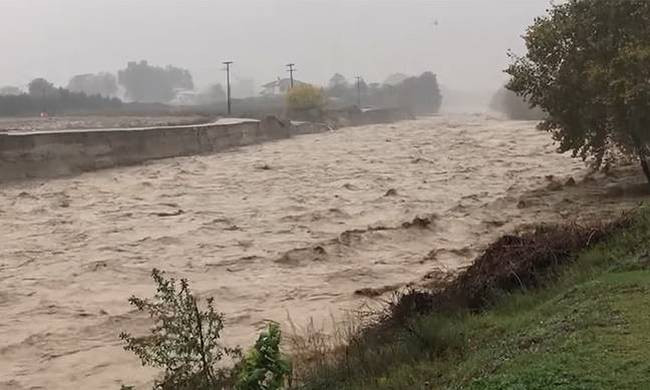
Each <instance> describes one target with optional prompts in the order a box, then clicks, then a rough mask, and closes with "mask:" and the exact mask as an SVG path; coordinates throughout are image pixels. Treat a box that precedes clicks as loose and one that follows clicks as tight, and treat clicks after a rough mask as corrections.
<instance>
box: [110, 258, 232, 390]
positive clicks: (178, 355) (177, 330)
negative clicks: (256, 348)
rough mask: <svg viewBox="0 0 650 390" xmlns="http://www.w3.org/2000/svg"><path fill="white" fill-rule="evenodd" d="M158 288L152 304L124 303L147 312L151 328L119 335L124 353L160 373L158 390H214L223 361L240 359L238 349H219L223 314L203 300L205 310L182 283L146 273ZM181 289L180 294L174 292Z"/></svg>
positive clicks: (223, 376)
mask: <svg viewBox="0 0 650 390" xmlns="http://www.w3.org/2000/svg"><path fill="white" fill-rule="evenodd" d="M151 275H152V277H153V279H154V281H155V282H156V285H157V291H156V294H155V295H154V298H153V300H149V299H142V298H137V297H135V296H134V297H131V298H130V299H129V302H130V303H131V304H132V305H133V306H135V307H136V308H137V309H138V310H139V311H143V312H147V313H148V314H149V316H150V317H151V318H152V319H153V320H154V322H155V324H154V326H153V328H152V329H151V334H149V335H146V336H140V337H135V336H132V335H130V334H128V333H122V334H120V338H121V339H122V340H124V341H125V342H126V346H125V347H124V349H126V350H127V351H132V352H134V353H135V354H136V355H137V356H138V357H139V358H140V360H141V361H142V364H143V365H149V366H153V367H160V368H163V369H164V376H163V378H162V379H160V380H156V382H155V386H154V388H155V389H158V390H208V389H217V388H220V387H219V386H220V385H221V384H222V383H223V382H224V381H225V380H226V378H227V377H228V373H227V371H226V370H225V369H219V368H217V367H216V365H217V362H219V361H220V360H221V359H222V358H224V357H225V356H231V357H239V356H240V355H241V353H240V351H239V349H231V348H227V347H224V346H222V345H221V344H220V343H219V338H220V337H221V331H222V330H223V314H221V313H217V312H215V310H214V307H213V302H214V301H213V299H212V298H208V299H207V302H206V304H205V310H201V309H200V308H199V305H198V302H197V298H196V297H194V295H193V294H192V292H191V291H190V288H189V285H188V282H187V280H185V279H181V280H180V283H178V285H177V283H176V280H175V279H165V278H164V275H163V273H162V272H160V271H158V270H157V269H154V270H153V271H152V273H151ZM179 287H180V288H179Z"/></svg>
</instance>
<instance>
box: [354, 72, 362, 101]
mask: <svg viewBox="0 0 650 390" xmlns="http://www.w3.org/2000/svg"><path fill="white" fill-rule="evenodd" d="M355 79H357V106H359V108H361V80H362V78H361V76H356V77H355Z"/></svg>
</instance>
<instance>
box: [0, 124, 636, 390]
mask: <svg viewBox="0 0 650 390" xmlns="http://www.w3.org/2000/svg"><path fill="white" fill-rule="evenodd" d="M621 172H622V173H620V175H621V176H616V175H614V176H609V177H596V178H595V179H594V180H587V181H584V182H583V180H582V179H583V177H584V176H585V174H586V173H587V170H586V168H584V165H583V164H582V163H581V162H579V161H576V160H572V159H570V158H569V157H567V156H563V155H558V154H556V153H555V152H554V147H553V146H552V144H551V141H550V138H549V136H548V135H547V134H545V133H543V132H539V131H537V130H535V129H534V124H533V123H531V122H507V121H497V120H492V119H489V118H485V117H481V116H456V117H435V118H427V119H421V120H417V121H408V122H401V123H398V124H394V125H376V126H365V127H358V128H345V129H340V130H338V131H336V132H331V133H327V134H315V135H308V136H301V137H296V138H293V139H288V140H283V141H279V142H275V143H269V144H264V145H257V146H250V147H245V148H242V149H239V150H236V151H232V152H228V153H222V154H217V155H213V156H197V157H187V158H177V159H169V160H164V161H158V162H153V163H150V164H146V165H143V166H138V167H129V168H118V169H112V170H106V171H100V172H94V173H88V174H84V175H81V176H77V177H73V178H65V179H59V180H50V181H32V182H25V183H20V184H14V185H12V186H10V187H4V188H0V204H2V205H3V207H2V209H0V235H1V236H2V238H3V242H2V245H1V246H0V310H1V312H2V319H0V378H1V379H0V389H28V388H46V389H52V390H56V389H61V390H63V389H66V390H67V389H71V388H87V389H115V388H119V383H121V382H120V380H121V379H124V380H125V381H126V382H127V383H134V384H140V385H142V384H144V383H146V382H147V380H149V379H150V378H151V372H150V371H146V370H143V369H142V368H141V367H140V366H139V364H138V363H137V361H136V360H135V358H134V357H133V356H131V354H129V353H126V352H124V351H123V350H122V349H121V346H120V343H119V340H118V337H117V335H118V334H119V332H120V331H121V330H127V329H128V330H133V331H141V330H144V329H146V326H147V321H146V319H145V318H142V317H140V316H138V315H136V314H135V313H133V312H132V311H131V309H130V307H129V305H128V304H127V302H126V300H127V298H128V297H129V296H130V295H131V294H136V295H146V296H149V295H150V294H151V293H152V284H151V281H150V278H149V273H150V271H151V268H152V267H158V268H161V269H164V270H166V271H168V272H169V273H170V274H172V275H174V276H177V277H185V278H188V279H189V280H190V281H191V282H192V286H193V287H194V289H195V290H196V291H198V292H200V293H201V294H202V295H211V296H214V297H215V298H216V305H217V307H218V308H219V309H220V310H221V311H223V312H225V313H226V316H227V319H228V321H227V325H226V328H227V331H226V333H225V338H226V340H227V341H229V342H231V343H232V344H236V343H239V344H246V343H248V342H250V341H251V339H252V337H253V336H254V332H256V330H257V329H259V328H260V327H261V326H263V322H264V320H266V319H275V320H280V321H282V320H284V319H285V318H287V314H289V315H290V316H291V318H292V319H293V320H294V321H295V322H296V323H298V324H300V323H304V322H306V321H308V319H309V318H312V317H313V318H314V319H315V320H316V321H317V322H319V321H327V320H328V319H329V316H330V314H334V315H338V314H340V313H341V310H342V309H345V308H351V307H356V306H357V305H359V304H361V303H362V302H363V299H364V298H363V297H360V296H359V295H357V294H355V291H357V290H359V289H363V288H369V289H390V288H391V287H392V286H398V285H403V284H405V283H409V282H413V281H419V280H421V279H422V277H423V276H424V275H426V274H427V273H429V272H430V271H432V270H435V269H443V270H453V269H457V268H458V267H462V266H464V265H467V263H468V262H469V261H470V260H471V259H472V258H473V257H474V255H475V254H476V253H477V251H479V250H480V249H481V248H482V247H483V246H484V245H486V244H487V243H488V242H489V241H490V240H492V239H494V238H495V237H496V236H498V235H499V234H501V233H503V232H506V231H511V230H512V229H515V228H516V227H518V226H520V225H522V224H526V223H535V222H541V221H554V220H560V219H571V218H574V217H576V216H579V217H580V218H592V217H593V216H600V215H605V216H611V215H614V214H616V213H618V212H620V210H621V209H623V208H625V207H629V206H631V205H633V204H634V203H635V202H638V201H639V200H640V199H642V198H643V196H644V195H643V194H642V192H638V193H636V192H635V193H633V194H631V195H630V194H627V196H622V197H621V196H618V197H617V196H609V195H606V194H607V193H614V192H616V191H613V192H612V191H610V189H608V188H607V187H606V184H608V183H609V184H610V185H612V184H611V183H614V184H616V183H619V184H620V183H625V184H627V183H628V182H635V181H640V180H641V179H640V176H638V175H632V176H630V175H629V174H625V172H623V171H621ZM632 172H636V171H635V170H632ZM548 175H554V177H553V178H547V176H548ZM569 177H573V178H574V179H575V181H576V182H577V184H576V185H571V183H569V184H570V185H568V186H565V185H563V184H558V183H565V182H566V181H567V180H568V178H569Z"/></svg>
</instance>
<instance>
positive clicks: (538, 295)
mask: <svg viewBox="0 0 650 390" xmlns="http://www.w3.org/2000/svg"><path fill="white" fill-rule="evenodd" d="M649 250H650V209H648V208H647V207H643V208H641V209H639V211H638V213H637V216H636V217H635V219H634V222H633V223H632V224H631V226H629V227H626V228H624V229H622V230H620V231H617V232H615V233H614V234H613V235H612V236H611V237H610V238H609V239H607V240H606V241H605V242H602V243H600V244H598V245H596V246H594V247H592V248H590V249H587V250H585V251H583V252H581V253H579V254H576V258H575V262H572V263H570V264H568V265H565V266H563V268H562V269H561V271H560V276H559V277H558V278H557V279H556V280H554V281H551V282H549V283H548V284H546V285H545V286H544V287H543V288H538V289H529V290H526V291H518V292H515V293H509V294H503V295H502V296H501V297H499V298H498V299H497V300H496V302H495V303H494V305H493V306H492V307H490V308H488V309H487V310H485V311H483V312H481V313H478V314H469V313H462V312H460V313H451V314H444V315H441V314H435V315H428V316H422V317H419V318H414V319H413V320H412V321H411V323H410V325H409V326H408V327H406V328H407V329H408V330H407V331H404V332H403V334H400V335H398V337H397V338H396V340H391V341H390V342H387V343H385V344H382V343H378V345H376V346H364V348H365V350H364V354H365V356H367V358H364V359H365V360H364V361H363V363H362V364H356V365H355V366H354V367H352V368H350V367H348V368H347V369H343V367H342V366H341V365H340V364H339V365H338V366H337V367H327V369H323V368H321V369H320V370H319V371H318V372H317V373H315V374H314V375H313V376H312V378H311V380H310V381H308V382H307V384H306V386H305V387H306V388H314V389H315V388H323V389H325V388H331V389H472V390H479V389H480V390H484V389H485V390H487V389H490V390H492V389H494V390H496V389H527V390H529V389H566V390H578V389H650V255H649V253H648V252H649Z"/></svg>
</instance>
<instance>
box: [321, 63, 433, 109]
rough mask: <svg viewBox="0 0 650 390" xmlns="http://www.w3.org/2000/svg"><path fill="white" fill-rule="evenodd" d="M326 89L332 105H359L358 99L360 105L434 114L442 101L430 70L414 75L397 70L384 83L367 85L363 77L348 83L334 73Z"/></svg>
mask: <svg viewBox="0 0 650 390" xmlns="http://www.w3.org/2000/svg"><path fill="white" fill-rule="evenodd" d="M325 92H326V95H327V96H328V97H329V98H330V102H331V103H332V104H333V105H339V106H345V105H353V104H358V103H359V102H358V100H359V98H360V100H361V105H362V106H375V107H399V108H406V109H409V110H411V111H412V112H413V113H415V114H432V113H437V112H438V110H440V106H441V104H442V94H441V93H440V87H439V86H438V80H437V77H436V75H435V74H433V73H431V72H424V73H422V74H421V75H420V76H415V77H409V76H406V75H403V74H399V73H398V74H393V75H391V76H389V77H388V78H387V79H386V81H384V83H370V84H366V82H365V81H364V80H359V81H357V82H353V83H350V82H348V81H347V80H346V79H345V77H343V76H342V75H340V74H338V73H337V74H335V75H334V76H332V78H331V79H330V81H329V84H328V87H327V88H326V91H325ZM359 94H360V96H359Z"/></svg>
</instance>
